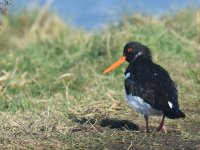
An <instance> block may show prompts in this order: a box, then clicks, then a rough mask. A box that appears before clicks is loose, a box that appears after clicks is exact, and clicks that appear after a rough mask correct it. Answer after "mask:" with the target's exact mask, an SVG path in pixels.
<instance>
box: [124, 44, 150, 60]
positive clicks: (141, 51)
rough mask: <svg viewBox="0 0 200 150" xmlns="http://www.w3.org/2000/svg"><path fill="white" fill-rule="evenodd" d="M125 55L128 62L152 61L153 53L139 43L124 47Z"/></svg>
mask: <svg viewBox="0 0 200 150" xmlns="http://www.w3.org/2000/svg"><path fill="white" fill-rule="evenodd" d="M123 55H124V56H125V57H126V61H128V62H134V61H136V60H141V61H151V52H150V50H149V48H148V47H147V46H145V45H143V44H141V43H138V42H129V43H127V44H126V45H125V46H124V52H123Z"/></svg>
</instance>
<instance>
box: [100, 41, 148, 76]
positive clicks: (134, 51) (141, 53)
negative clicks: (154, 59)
mask: <svg viewBox="0 0 200 150" xmlns="http://www.w3.org/2000/svg"><path fill="white" fill-rule="evenodd" d="M125 61H128V62H129V63H134V62H136V61H151V52H150V50H149V48H148V47H147V46H145V45H142V44H140V43H138V42H129V43H127V44H126V45H125V47H124V52H123V56H122V57H121V58H120V59H119V60H118V61H116V62H115V63H114V64H112V65H111V66H110V67H109V68H107V69H106V70H105V71H104V72H103V73H104V74H105V73H108V72H110V71H111V70H113V69H115V68H116V67H118V66H119V65H121V64H122V63H124V62H125Z"/></svg>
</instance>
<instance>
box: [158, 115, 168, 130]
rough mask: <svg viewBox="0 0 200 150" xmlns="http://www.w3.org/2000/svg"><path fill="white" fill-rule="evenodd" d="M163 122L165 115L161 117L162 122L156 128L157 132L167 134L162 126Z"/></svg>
mask: <svg viewBox="0 0 200 150" xmlns="http://www.w3.org/2000/svg"><path fill="white" fill-rule="evenodd" d="M164 120H165V115H163V117H162V121H161V123H160V125H159V126H158V128H157V130H156V131H158V132H160V131H164V132H165V133H166V132H167V130H166V129H165V126H164Z"/></svg>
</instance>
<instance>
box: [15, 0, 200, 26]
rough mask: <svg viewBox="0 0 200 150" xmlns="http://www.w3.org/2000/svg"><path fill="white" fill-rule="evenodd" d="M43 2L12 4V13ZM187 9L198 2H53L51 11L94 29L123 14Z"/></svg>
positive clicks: (76, 24) (116, 0) (72, 22)
mask: <svg viewBox="0 0 200 150" xmlns="http://www.w3.org/2000/svg"><path fill="white" fill-rule="evenodd" d="M44 2H45V1H44V0H34V1H27V0H14V5H13V6H12V10H15V11H18V10H19V9H22V8H25V7H30V6H31V5H33V3H38V4H40V5H43V4H44ZM189 5H191V6H200V0H55V1H54V2H53V4H52V6H51V9H53V10H54V11H56V12H57V13H58V14H59V15H60V16H61V17H62V18H63V19H64V20H65V21H66V22H68V23H70V24H72V25H75V26H77V27H81V28H84V29H93V28H98V27H100V26H102V25H104V24H105V23H106V22H108V21H117V20H119V18H120V16H121V14H124V13H125V14H126V13H132V12H144V13H147V14H152V15H157V16H158V15H161V14H164V13H169V12H171V11H175V10H177V9H182V8H184V7H187V6H189ZM12 12H13V11H12Z"/></svg>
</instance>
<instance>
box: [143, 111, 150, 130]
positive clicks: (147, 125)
mask: <svg viewBox="0 0 200 150" xmlns="http://www.w3.org/2000/svg"><path fill="white" fill-rule="evenodd" d="M144 118H145V122H146V132H147V133H150V130H149V120H148V116H146V115H145V116H144Z"/></svg>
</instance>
